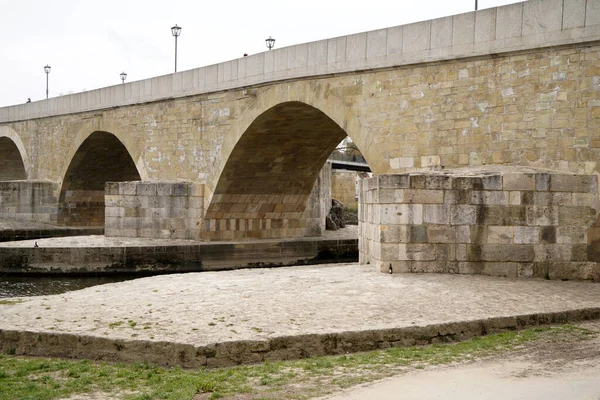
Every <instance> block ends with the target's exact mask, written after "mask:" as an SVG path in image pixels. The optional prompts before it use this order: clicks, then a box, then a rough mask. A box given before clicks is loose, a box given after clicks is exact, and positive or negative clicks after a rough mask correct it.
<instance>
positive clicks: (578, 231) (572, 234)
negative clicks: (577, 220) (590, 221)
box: [556, 226, 600, 244]
mask: <svg viewBox="0 0 600 400" xmlns="http://www.w3.org/2000/svg"><path fill="white" fill-rule="evenodd" d="M588 229H589V230H590V232H593V231H594V230H596V237H597V236H598V234H600V228H595V227H592V228H588V227H587V226H561V227H558V228H557V229H556V243H571V244H584V243H587V240H588ZM592 235H593V233H592Z"/></svg>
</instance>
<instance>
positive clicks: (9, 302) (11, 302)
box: [0, 300, 25, 306]
mask: <svg viewBox="0 0 600 400" xmlns="http://www.w3.org/2000/svg"><path fill="white" fill-rule="evenodd" d="M24 302H25V300H0V306H14V305H15V304H19V303H24Z"/></svg>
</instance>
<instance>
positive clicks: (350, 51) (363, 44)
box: [346, 33, 367, 61]
mask: <svg viewBox="0 0 600 400" xmlns="http://www.w3.org/2000/svg"><path fill="white" fill-rule="evenodd" d="M366 56H367V34H366V33H358V34H355V35H348V36H347V37H346V60H347V61H353V60H364V59H365V58H366Z"/></svg>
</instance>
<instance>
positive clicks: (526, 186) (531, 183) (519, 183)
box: [502, 173, 535, 190]
mask: <svg viewBox="0 0 600 400" xmlns="http://www.w3.org/2000/svg"><path fill="white" fill-rule="evenodd" d="M502 182H503V189H504V190H535V174H530V173H522V174H504V175H503V176H502Z"/></svg>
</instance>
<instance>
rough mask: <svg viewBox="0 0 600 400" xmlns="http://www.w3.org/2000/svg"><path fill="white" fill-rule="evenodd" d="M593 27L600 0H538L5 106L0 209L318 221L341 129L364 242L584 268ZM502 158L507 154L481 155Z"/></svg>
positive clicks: (392, 258) (168, 230)
mask: <svg viewBox="0 0 600 400" xmlns="http://www.w3.org/2000/svg"><path fill="white" fill-rule="evenodd" d="M599 41H600V0H531V1H527V2H524V3H517V4H513V5H509V6H504V7H498V8H492V9H486V10H481V11H477V12H471V13H465V14H460V15H455V16H450V17H445V18H440V19H436V20H430V21H423V22H418V23H414V24H410V25H404V26H397V27H392V28H387V29H381V30H377V31H371V32H365V33H359V34H355V35H349V36H344V37H338V38H332V39H326V40H322V41H318V42H312V43H304V44H299V45H296V46H291V47H286V48H280V49H276V50H273V51H268V52H264V53H260V54H256V55H252V56H249V57H244V58H241V59H237V60H231V61H227V62H223V63H220V64H216V65H211V66H207V67H202V68H198V69H194V70H189V71H184V72H179V73H175V74H170V75H165V76H160V77H155V78H151V79H147V80H143V81H137V82H131V83H126V84H122V85H116V86H112V87H107V88H102V89H98V90H94V91H88V92H82V93H77V94H72V95H67V96H61V97H57V98H52V99H49V100H44V101H38V102H33V103H28V104H22V105H16V106H10V107H4V108H0V181H2V182H1V183H0V212H1V215H3V216H8V217H11V218H16V219H23V220H33V221H46V222H53V223H57V224H62V225H73V226H77V225H102V224H104V223H105V224H106V234H107V235H115V236H118V235H126V236H147V237H166V238H169V237H172V238H192V239H200V240H234V239H236V240H237V239H246V238H280V237H301V236H310V235H318V234H319V233H320V231H321V230H322V229H323V212H324V211H323V210H324V208H326V205H324V204H319V201H318V198H319V193H317V192H318V190H320V189H319V185H315V182H317V181H318V177H319V174H320V171H321V170H322V167H323V165H324V163H325V160H326V159H327V157H328V155H329V154H330V153H331V152H332V150H333V149H334V148H335V146H336V145H337V144H338V143H339V142H340V141H341V140H342V139H343V138H344V137H346V135H348V136H350V137H351V138H352V140H353V141H354V142H355V143H356V144H357V146H358V148H359V149H360V150H361V152H362V154H363V155H364V157H365V159H366V160H367V161H368V163H369V166H370V168H371V170H372V171H373V173H374V174H375V175H377V177H375V178H373V181H372V182H363V192H362V197H361V255H362V257H363V261H365V262H372V263H374V264H377V265H378V267H379V268H381V269H383V270H386V271H387V269H388V268H391V270H392V271H393V270H439V271H448V272H452V271H454V272H457V271H458V272H460V271H466V272H482V271H484V272H485V271H488V272H489V271H492V272H489V273H494V274H506V275H511V274H513V271H515V272H514V274H521V275H527V274H528V273H529V272H527V271H533V272H531V274H533V275H536V276H541V275H544V274H546V275H547V274H549V273H554V272H553V271H555V270H552V269H551V268H550V267H549V265H555V264H552V262H557V263H558V261H560V262H561V263H562V264H560V268H562V270H564V268H571V267H573V268H575V269H576V270H577V271H579V272H578V273H580V272H581V271H584V270H585V271H587V272H585V273H581V274H580V275H582V277H583V278H590V277H593V276H595V275H594V274H598V271H599V270H598V268H597V264H596V263H595V253H594V245H593V243H594V240H595V236H594V234H593V232H595V230H594V229H595V228H593V227H592V225H594V223H595V220H596V219H595V217H596V209H597V207H596V203H597V181H596V175H597V173H598V169H599V166H598V161H599V155H600V60H599V59H600V42H599ZM498 165H504V166H510V167H511V168H512V169H510V170H506V169H497V168H496V169H494V168H488V169H486V168H487V166H498ZM462 167H464V168H467V170H468V171H467V172H466V175H467V176H469V177H470V178H468V179H467V178H464V179H463V178H461V176H462V175H461V172H460V171H462V170H460V169H459V168H462ZM424 169H431V170H440V169H446V170H451V171H454V172H449V173H448V174H446V175H444V176H446V177H445V178H443V179H442V178H435V179H438V180H437V181H436V180H435V179H433V178H431V179H433V180H431V179H429V178H427V179H425V177H426V176H427V173H425V172H423V170H424ZM416 170H420V171H421V172H419V174H417V175H415V176H418V177H420V178H415V177H413V178H411V176H410V175H406V174H405V173H407V172H411V171H416ZM474 170H476V171H479V172H478V173H479V174H480V175H479V176H473V175H472V171H474ZM557 171H559V172H560V173H559V172H557ZM402 174H405V175H402ZM432 174H434V172H432ZM394 175H396V176H395V177H394ZM434 175H435V174H434ZM508 175H510V177H509V178H506V179H505V181H506V182H509V183H508V184H507V183H506V182H504V183H502V181H503V179H504V178H503V177H505V176H508ZM386 176H388V177H387V178H386ZM389 176H391V177H389ZM436 176H437V175H436ZM490 176H494V177H497V179H499V182H498V181H494V182H495V183H493V184H490V185H491V186H489V185H487V184H484V183H483V182H484V181H485V182H487V181H488V180H489V179H492V178H489V177H490ZM564 176H567V178H564ZM406 177H408V178H406ZM532 177H533V178H532ZM553 177H555V178H553ZM322 178H323V179H326V177H325V176H322ZM392 178H393V179H392ZM405 178H406V179H409V181H410V180H411V179H412V182H413V183H412V184H411V183H407V182H408V181H407V180H406V179H405ZM421 178H423V180H421ZM428 179H429V180H428ZM439 179H442V180H443V183H440V182H442V181H439ZM465 179H467V180H466V181H465ZM469 179H471V180H469ZM486 179H487V180H486ZM494 179H496V178H494ZM532 179H533V180H532ZM552 179H554V182H559V181H560V182H562V183H561V184H560V185H559V184H552V182H553V181H552ZM433 181H435V182H438V183H435V184H434V183H431V182H433ZM390 182H395V183H393V184H392V183H390ZM414 182H417V183H414ZM425 182H429V183H427V184H426V183H425ZM453 182H454V183H453ZM457 182H458V183H457ZM465 182H467V183H465ZM510 182H513V183H514V182H521V183H517V184H513V183H510ZM523 182H524V183H523ZM532 182H533V183H532ZM544 182H545V183H544ZM565 182H567V183H565ZM581 182H583V183H581ZM386 185H387V186H386ZM390 185H391V186H390ZM394 185H396V186H394ZM411 185H412V186H411ZM415 185H416V186H415ZM436 185H438V186H436ZM440 185H441V186H440ZM511 185H512V186H511ZM532 185H533V186H532ZM559 187H560V189H557V188H559ZM321 189H322V188H321ZM380 189H391V190H392V191H385V190H383V191H382V190H380ZM407 190H408V192H407ZM415 190H416V191H415ZM427 190H436V191H437V192H436V193H434V194H432V193H429V192H427ZM486 190H490V191H495V192H497V193H496V194H493V193H487V192H486ZM537 190H540V191H542V192H544V191H545V193H542V195H539V196H537V195H536V193H537V192H536V191H537ZM512 192H514V193H512ZM517 192H518V194H517ZM555 192H556V193H555ZM498 193H500V194H498ZM557 193H560V195H558V194H557ZM573 193H578V194H577V195H575V194H573ZM554 195H557V196H558V197H556V196H554ZM431 196H433V197H431ZM440 196H441V197H440ZM536 196H537V197H536ZM553 196H554V197H553ZM561 196H562V197H561ZM534 197H535V199H534ZM538 197H539V199H538ZM555 197H556V198H555ZM567 197H568V199H567ZM432 199H433V200H432ZM452 199H454V200H452ZM457 199H460V200H457ZM432 201H433V203H431V202H432ZM432 204H434V205H437V206H438V208H436V209H435V210H433V209H430V208H427V206H431V205H432ZM407 206H410V207H417V206H420V207H421V208H420V209H417V208H413V209H410V210H407V209H405V208H406V207H407ZM457 206H465V207H470V206H473V207H476V208H464V209H462V208H461V209H457V208H456V207H457ZM484 206H485V207H487V206H492V208H494V207H496V206H497V207H500V208H498V209H494V210H495V211H493V212H494V213H495V214H494V215H495V217H494V218H492V219H489V218H486V217H485V215H487V212H488V211H489V210H487V211H486V210H484V211H481V207H484ZM559 206H568V207H570V208H569V210H570V213H569V214H568V215H569V216H570V217H568V216H565V215H567V214H565V215H563V214H560V215H559V208H560V207H559ZM511 207H516V208H514V209H513V208H511ZM544 207H545V208H544ZM552 207H558V208H557V209H554V208H552ZM517 208H518V209H517ZM400 209H403V210H404V211H410V212H409V214H410V215H413V214H411V213H413V212H414V213H416V214H414V215H416V216H415V217H410V218H408V219H406V218H405V217H406V215H408V214H406V213H405V214H402V212H404V211H399V210H400ZM560 209H561V210H562V208H560ZM419 210H420V211H419ZM428 210H429V211H428ZM432 210H433V211H432ZM461 210H462V211H461ZM459 211H460V212H459ZM463 211H464V212H465V213H467V214H464V213H463ZM489 212H492V211H489ZM561 212H562V211H561ZM431 213H434V214H435V213H437V214H435V215H434V214H431ZM453 213H454V214H456V213H458V214H460V215H463V214H464V215H469V216H470V217H464V218H463V217H460V216H459V215H458V214H456V215H454V214H453ZM473 213H475V214H473ZM498 213H500V214H501V215H500V216H498V215H499V214H498ZM514 213H516V214H515V215H517V217H514V215H513V214H514ZM546 214H548V215H549V216H547V218H546V217H543V216H544V215H546ZM400 215H402V216H400ZM419 215H421V216H420V217H419ZM453 215H454V217H453ZM473 215H474V217H473ZM540 215H542V216H540ZM490 218H491V217H490ZM544 218H545V219H544ZM492 220H493V222H490V221H492ZM394 221H395V222H394ZM572 221H577V224H579V225H578V226H579V227H580V229H579V231H577V233H574V232H575V231H576V229H575V230H574V229H573V223H572ZM390 224H391V225H394V224H396V225H397V226H396V227H395V228H390V226H391V225H390ZM581 224H584V225H581ZM388 225H389V226H388ZM488 225H490V226H491V227H492V228H493V229H492V228H489V227H488ZM442 226H443V227H449V228H448V229H450V230H451V231H452V232H450V231H448V232H447V234H445V236H444V235H442V236H444V237H443V238H442V239H440V237H441V236H440V235H439V234H438V235H437V236H436V235H434V234H432V233H431V232H433V231H434V230H435V229H438V228H440V227H442ZM507 226H508V227H510V228H511V229H512V230H510V229H504V228H505V227H507ZM549 226H551V227H553V228H555V229H554V231H553V232H554V233H552V232H549V231H548V229H546V228H543V227H549ZM565 226H570V227H571V228H569V229H566V228H565ZM399 227H403V228H399ZM436 227H437V228H436ZM465 227H466V228H465ZM500 227H503V229H504V230H502V229H500V231H502V232H503V234H502V235H500V234H499V233H498V232H500V231H498V229H496V228H500ZM515 227H520V228H532V229H529V230H525V231H523V232H526V233H523V232H521V230H519V232H518V233H515ZM542 228H543V229H542ZM563 228H564V229H563ZM390 229H392V230H393V229H396V234H394V235H391V236H393V237H391V236H390V235H383V233H382V232H384V231H386V230H387V231H389V230H390ZM399 229H400V230H402V229H404V230H403V231H402V232H404V233H401V232H400V230H399ZM440 229H441V228H440ZM457 229H458V230H457ZM544 229H546V231H544V232H545V233H543V232H542V231H543V230H544ZM561 229H562V230H561ZM565 229H566V230H565ZM459 231H460V235H458V236H457V232H459ZM467 231H468V232H469V234H468V235H467ZM406 232H409V233H410V234H407V233H406ZM411 232H412V233H411ZM436 232H437V231H436ZM567 232H569V233H567ZM523 235H525V236H523ZM528 235H533V239H531V243H529V242H527V243H521V242H522V241H523V240H525V239H522V237H529V236H528ZM517 236H518V238H521V239H518V238H517ZM598 236H600V235H598ZM434 237H436V238H437V239H435V240H434V239H433V238H434ZM544 238H545V239H544ZM436 240H438V241H436ZM439 240H442V241H441V242H440V241H439ZM496 242H498V243H496ZM449 243H451V244H452V246H454V247H453V248H452V249H451V248H450V247H452V246H450V247H449ZM413 245H414V246H420V247H418V248H417V247H415V248H414V249H413V248H412V247H411V246H413ZM488 245H493V246H496V247H494V248H493V249H494V250H493V251H492V249H491V248H490V249H487V248H481V246H488ZM423 246H425V247H423ZM427 246H429V247H427ZM431 246H433V247H431ZM456 246H458V247H456ZM467 246H471V247H467ZM478 246H479V247H478ZM502 246H504V247H502ZM524 246H531V248H530V249H529V247H528V249H529V250H523V249H524V248H525V247H524ZM536 246H537V247H536ZM540 246H542V247H540ZM544 246H545V247H544ZM569 246H570V247H569ZM574 246H580V247H581V248H577V249H575V247H574ZM415 249H418V250H415ZM515 249H517V250H518V252H519V251H520V252H521V253H519V254H520V256H518V257H516V258H515V257H513V256H512V253H513V250H515ZM432 251H433V253H431V252H432ZM436 251H437V253H436ZM492 253H493V254H492ZM525 253H526V254H525ZM575 253H576V254H577V256H575V255H574V254H575ZM431 254H434V256H431ZM424 257H425V258H426V259H425V260H423V258H424ZM461 257H462V259H461ZM513 258H514V259H513ZM421 261H423V262H424V261H427V262H428V264H427V263H423V262H421ZM415 262H421V264H418V265H417V264H415ZM461 262H462V263H463V264H464V263H471V264H469V267H468V268H467V267H465V266H464V265H463V268H462V270H460V268H459V266H460V265H461V264H460V263H461ZM473 263H475V264H473ZM493 263H496V264H493ZM498 263H500V264H502V265H501V266H500V267H498V265H497V264H498ZM507 263H508V264H507ZM536 263H537V264H536ZM577 263H579V264H577ZM388 264H389V265H388ZM525 264H526V265H525ZM465 265H466V264H465ZM524 265H525V266H524ZM527 265H529V267H530V268H529V267H527V268H529V269H527V268H526V266H527ZM556 265H558V264H556ZM565 265H566V266H567V267H565ZM563 267H564V268H563ZM469 268H470V269H469ZM474 268H475V269H474ZM477 268H479V269H478V270H477ZM485 268H488V269H487V270H485ZM498 268H500V269H498ZM557 268H558V267H557ZM459 270H460V271H459ZM499 270H500V271H508V272H498V271H499ZM525 270H526V272H523V271H525ZM494 271H495V272H494ZM519 271H521V272H519ZM514 274H513V275H514ZM567 275H568V274H567Z"/></svg>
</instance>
